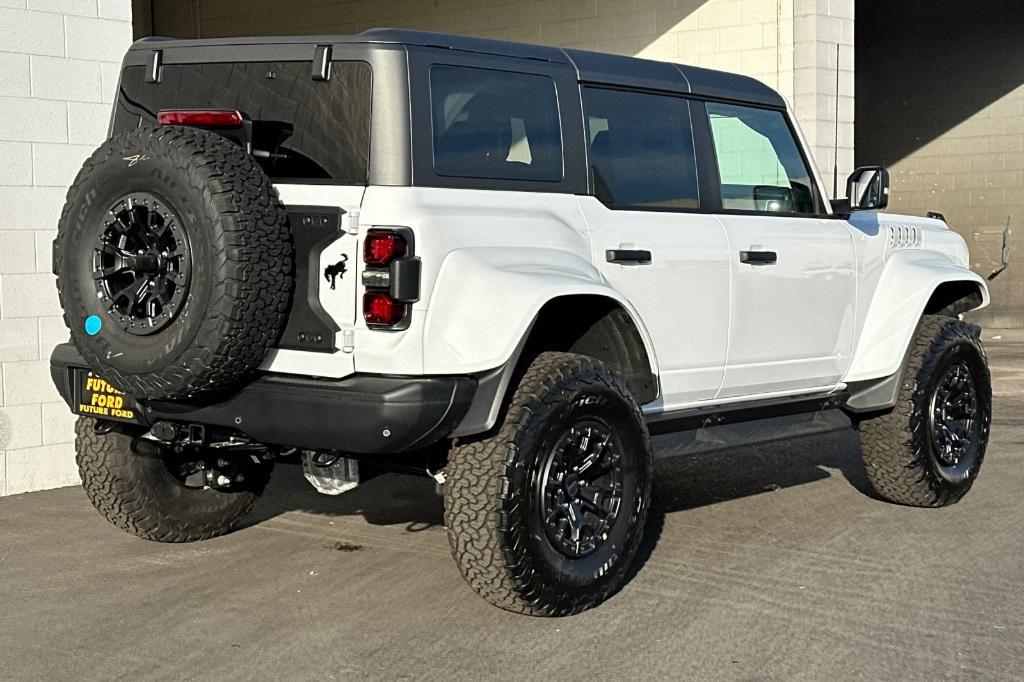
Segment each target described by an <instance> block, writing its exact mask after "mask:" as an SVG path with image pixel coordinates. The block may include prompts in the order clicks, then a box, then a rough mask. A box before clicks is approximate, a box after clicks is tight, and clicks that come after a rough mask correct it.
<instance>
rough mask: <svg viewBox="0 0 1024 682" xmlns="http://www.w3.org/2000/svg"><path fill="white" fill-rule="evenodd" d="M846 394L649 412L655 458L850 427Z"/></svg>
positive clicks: (747, 444) (785, 438)
mask: <svg viewBox="0 0 1024 682" xmlns="http://www.w3.org/2000/svg"><path fill="white" fill-rule="evenodd" d="M846 397H847V395H846V394H845V393H843V394H831V395H822V396H811V397H808V396H799V397H796V398H785V399H775V400H764V401H756V402H747V403H742V404H737V405H735V406H724V405H715V406H709V407H707V408H695V409H691V410H680V411H675V412H670V413H662V414H657V415H651V416H649V417H648V419H647V425H648V428H649V429H650V432H651V445H652V447H653V449H654V457H655V458H656V459H663V458H668V457H677V456H681V455H693V454H698V453H704V452H712V451H715V450H727V449H732V448H739V447H744V446H749V445H759V444H764V443H770V442H773V441H779V440H789V439H792V438H800V437H803V436H810V435H817V434H823V433H830V432H833V431H841V430H844V429H849V428H851V426H852V422H851V420H850V417H849V416H848V415H847V414H846V412H844V411H843V410H842V409H840V408H841V407H842V405H843V403H844V402H845V399H846Z"/></svg>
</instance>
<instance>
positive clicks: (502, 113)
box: [430, 66, 562, 182]
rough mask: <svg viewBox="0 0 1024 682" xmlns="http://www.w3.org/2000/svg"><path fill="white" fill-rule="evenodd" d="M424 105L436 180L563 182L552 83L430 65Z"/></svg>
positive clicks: (544, 79) (519, 75)
mask: <svg viewBox="0 0 1024 682" xmlns="http://www.w3.org/2000/svg"><path fill="white" fill-rule="evenodd" d="M430 102H431V111H432V123H433V141H434V171H435V172H436V173H437V174H438V175H447V176H456V177H465V178H489V179H495V180H535V181H536V180H540V181H551V182H557V181H559V180H561V179H562V133H561V130H560V126H559V118H558V99H557V97H556V95H555V82H554V81H553V80H552V79H551V78H549V77H547V76H539V75H534V74H526V73H515V72H512V71H498V70H493V69H477V68H470V67H459V66H433V67H431V69H430Z"/></svg>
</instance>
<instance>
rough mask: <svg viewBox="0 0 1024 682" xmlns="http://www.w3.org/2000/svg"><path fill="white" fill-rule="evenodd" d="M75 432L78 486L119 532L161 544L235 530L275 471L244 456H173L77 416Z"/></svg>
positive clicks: (196, 452) (192, 451) (147, 442)
mask: <svg viewBox="0 0 1024 682" xmlns="http://www.w3.org/2000/svg"><path fill="white" fill-rule="evenodd" d="M75 432H76V435H77V438H76V441H75V444H76V447H77V451H78V456H77V462H78V470H79V473H80V474H81V477H82V487H83V488H84V489H85V492H86V495H88V497H89V500H90V501H91V502H92V504H93V506H95V507H96V509H97V510H98V511H99V512H100V514H101V515H102V516H103V517H104V518H106V519H107V520H108V521H110V522H111V523H112V524H114V525H115V526H117V527H118V528H121V529H123V530H126V531H128V532H129V533H132V534H133V535H138V536H139V537H141V538H145V539H147V540H155V541H158V542H191V541H194V540H205V539H207V538H212V537H216V536H218V535H223V534H225V533H228V532H230V531H232V530H234V529H235V528H236V527H237V526H238V524H239V522H240V521H241V520H242V519H243V518H244V517H245V515H246V514H248V513H249V512H250V511H252V508H253V506H254V505H255V504H256V500H257V499H259V496H260V494H261V493H262V492H263V488H264V487H265V486H266V483H267V479H268V477H269V475H270V470H271V466H272V465H271V464H270V463H267V462H262V461H260V462H259V463H256V462H254V461H253V460H252V455H251V454H248V453H244V452H233V453H226V452H213V451H210V450H203V449H189V450H184V451H181V452H177V451H175V450H173V449H171V448H170V447H168V446H165V445H162V444H160V443H157V442H154V441H151V440H148V439H143V438H140V437H138V435H137V434H132V433H127V432H124V431H119V430H117V429H116V428H114V427H113V425H112V424H109V423H105V422H99V421H97V420H95V419H91V418H84V417H83V418H79V420H78V423H77V425H76V427H75Z"/></svg>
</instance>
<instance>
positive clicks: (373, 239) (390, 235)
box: [363, 230, 408, 267]
mask: <svg viewBox="0 0 1024 682" xmlns="http://www.w3.org/2000/svg"><path fill="white" fill-rule="evenodd" d="M407 246H408V245H407V244H406V243H405V238H404V237H402V235H400V234H398V233H397V232H391V231H390V230H370V231H369V232H367V233H366V239H365V240H364V241H363V262H365V263H366V264H367V265H370V266H373V267H385V266H387V265H390V263H391V261H393V260H395V259H396V258H401V257H402V256H404V255H405V252H406V248H407Z"/></svg>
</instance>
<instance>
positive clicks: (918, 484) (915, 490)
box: [858, 315, 992, 507]
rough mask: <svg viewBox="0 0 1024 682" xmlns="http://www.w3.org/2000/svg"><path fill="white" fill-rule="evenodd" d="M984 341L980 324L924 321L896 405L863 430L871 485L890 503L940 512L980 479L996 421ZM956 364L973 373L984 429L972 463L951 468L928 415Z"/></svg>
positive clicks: (980, 423) (936, 318) (943, 319)
mask: <svg viewBox="0 0 1024 682" xmlns="http://www.w3.org/2000/svg"><path fill="white" fill-rule="evenodd" d="M979 336H980V329H979V328H978V327H977V326H975V325H972V324H968V323H966V322H963V321H961V320H959V319H957V318H953V317H945V316H940V315H925V316H923V317H922V318H921V321H920V323H919V324H918V327H917V330H916V331H915V333H914V337H913V339H912V340H911V346H910V350H909V355H908V359H907V365H906V368H905V370H904V374H903V381H902V385H901V386H900V390H899V394H898V396H897V400H896V406H895V407H893V408H892V409H891V410H889V411H887V412H885V413H884V414H880V415H877V416H873V417H871V418H868V419H864V420H862V421H860V423H859V424H858V429H859V431H860V442H861V452H862V456H863V460H864V466H865V468H866V469H867V475H868V480H869V481H870V482H871V485H872V486H873V487H874V489H875V491H876V492H877V493H878V494H879V495H881V496H882V497H884V498H885V499H887V500H890V501H892V502H896V503H898V504H905V505H910V506H915V507H942V506H946V505H950V504H953V503H955V502H957V501H959V500H960V499H961V498H962V497H963V496H964V495H966V494H967V492H968V491H969V490H970V489H971V486H972V485H973V484H974V481H975V480H976V479H977V476H978V471H979V469H980V467H981V463H982V460H983V459H984V457H985V448H986V445H987V443H988V435H989V425H990V421H991V415H992V384H991V377H990V375H989V370H988V360H987V357H986V355H985V350H984V349H983V348H982V345H981V340H980V338H979ZM957 361H963V362H965V363H967V366H968V367H969V369H970V370H971V377H972V379H973V386H974V391H975V393H976V396H977V398H976V403H977V410H976V419H977V421H978V427H979V428H978V433H977V443H976V447H974V448H972V449H971V451H970V460H965V461H964V463H963V465H962V466H961V467H959V468H958V469H950V468H948V467H943V466H942V465H941V463H940V461H939V458H938V455H937V453H936V451H935V448H934V446H933V441H932V438H931V436H930V433H929V424H928V414H929V410H930V409H931V400H932V397H933V395H934V393H935V391H936V385H937V382H938V381H939V379H940V377H941V375H942V374H943V372H944V371H945V370H946V368H947V367H949V366H950V364H951V363H953V362H957Z"/></svg>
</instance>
